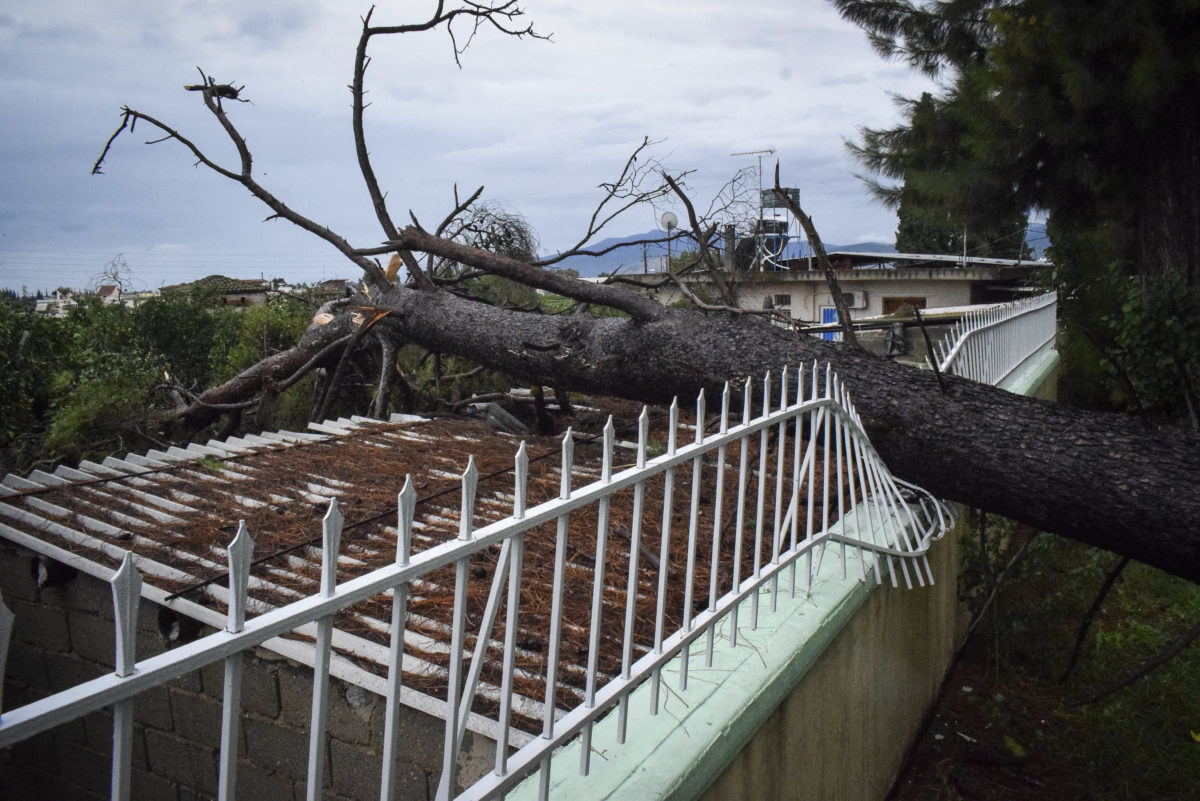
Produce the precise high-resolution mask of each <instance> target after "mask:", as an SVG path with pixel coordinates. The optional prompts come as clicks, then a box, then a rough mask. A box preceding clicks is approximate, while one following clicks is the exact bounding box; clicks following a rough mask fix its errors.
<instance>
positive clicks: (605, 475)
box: [600, 414, 617, 484]
mask: <svg viewBox="0 0 1200 801" xmlns="http://www.w3.org/2000/svg"><path fill="white" fill-rule="evenodd" d="M616 438H617V429H616V427H615V426H614V425H613V418H612V415H611V414H610V415H609V416H608V422H607V423H605V424H604V457H603V461H602V462H601V467H600V475H601V476H602V480H603V481H604V483H605V484H607V483H608V482H610V481H612V467H613V465H612V460H613V443H614V442H615V441H616Z"/></svg>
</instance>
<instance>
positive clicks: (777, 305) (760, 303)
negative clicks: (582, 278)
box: [629, 251, 1037, 325]
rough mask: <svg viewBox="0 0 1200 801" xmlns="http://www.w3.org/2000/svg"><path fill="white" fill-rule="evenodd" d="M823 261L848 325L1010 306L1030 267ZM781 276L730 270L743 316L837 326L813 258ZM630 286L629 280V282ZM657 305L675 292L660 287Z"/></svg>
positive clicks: (844, 255) (696, 283) (695, 285)
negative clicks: (761, 314) (771, 312)
mask: <svg viewBox="0 0 1200 801" xmlns="http://www.w3.org/2000/svg"><path fill="white" fill-rule="evenodd" d="M829 260H830V262H831V263H832V265H833V267H834V269H835V270H836V271H837V278H838V284H839V285H840V286H841V289H842V292H843V293H844V294H845V295H846V300H847V306H849V307H850V315H851V317H852V318H853V319H856V320H858V319H865V318H870V317H881V316H886V315H889V314H892V313H894V312H896V311H899V310H900V309H901V308H903V307H905V306H911V307H913V308H917V309H925V308H930V309H932V308H946V307H958V306H971V305H978V304H983V303H999V302H1004V301H1010V300H1013V299H1014V298H1016V297H1020V296H1022V295H1024V294H1028V293H1029V290H1028V289H1026V287H1027V285H1028V283H1029V281H1030V277H1031V275H1032V273H1033V271H1034V270H1035V269H1036V267H1037V264H1036V263H1033V262H1029V261H1018V260H1016V259H992V258H976V257H970V256H967V257H965V258H964V257H962V256H935V255H926V254H916V253H856V252H841V251H839V252H834V253H830V254H829ZM782 265H783V266H784V267H786V269H778V270H738V271H736V272H734V273H732V274H731V276H732V280H731V281H730V283H731V286H732V287H733V291H734V293H735V296H736V299H737V304H738V306H739V307H741V308H743V309H778V310H781V311H786V312H787V316H788V317H790V318H791V319H793V320H796V321H801V322H806V323H810V324H814V325H822V324H829V323H836V322H837V310H836V309H835V308H834V303H833V297H832V295H831V294H830V292H829V287H828V285H827V283H826V281H825V274H824V273H823V272H822V271H821V270H820V269H819V268H818V267H817V266H816V260H815V259H789V260H787V261H784V262H783V263H782ZM629 278H630V279H633V280H636V279H637V276H636V275H630V276H629ZM683 281H684V282H685V283H686V284H687V285H688V286H689V288H691V289H692V290H693V291H695V292H696V294H698V295H700V296H701V297H712V296H713V294H714V293H713V290H712V280H711V278H709V276H708V275H707V273H704V272H700V273H695V274H693V275H688V276H686V277H684V278H683ZM659 296H660V298H661V299H662V302H663V303H665V304H670V303H673V302H675V301H677V300H680V299H681V297H682V293H681V292H680V291H679V290H678V289H677V288H675V287H673V286H670V285H668V286H664V287H662V288H661V289H660V290H659Z"/></svg>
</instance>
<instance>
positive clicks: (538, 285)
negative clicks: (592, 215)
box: [390, 225, 666, 321]
mask: <svg viewBox="0 0 1200 801" xmlns="http://www.w3.org/2000/svg"><path fill="white" fill-rule="evenodd" d="M390 244H393V245H395V246H397V247H401V248H408V249H411V250H416V251H420V252H422V253H431V254H433V255H436V256H440V257H442V258H444V259H449V260H451V261H455V262H458V263H460V264H465V265H467V266H470V267H474V268H476V269H479V270H483V271H484V272H486V273H490V274H491V275H498V276H500V277H502V278H509V279H512V280H513V281H517V282H519V283H522V284H525V285H526V286H530V287H533V288H535V289H543V290H545V291H547V292H553V293H554V294H557V295H563V296H565V297H569V298H573V299H575V300H579V301H583V302H584V303H594V304H597V305H600V306H611V307H612V308H614V309H620V310H621V311H624V312H626V313H628V314H629V315H630V316H631V317H633V318H634V319H635V320H640V321H648V320H657V319H659V318H661V317H662V316H663V315H664V314H665V313H666V310H665V309H664V308H663V307H662V305H661V304H659V303H658V302H657V301H654V300H652V299H651V298H648V297H645V296H644V295H639V294H637V293H636V292H631V291H629V290H625V289H620V288H617V287H613V286H607V285H605V284H590V283H587V282H586V281H577V280H575V279H573V278H568V277H567V276H565V275H560V274H559V273H557V272H554V271H553V270H543V269H541V268H539V267H534V266H532V265H529V264H525V263H524V262H520V261H517V260H516V259H510V258H506V257H504V256H501V255H498V254H496V253H492V252H490V251H486V250H480V249H478V248H471V247H467V246H466V245H462V244H460V243H458V242H454V241H452V240H449V239H442V238H440V237H436V236H433V235H432V234H430V233H429V232H428V231H423V230H421V229H420V228H417V227H416V226H411V225H410V226H408V227H407V228H405V229H404V231H403V232H402V233H401V235H400V237H399V238H398V239H397V240H396V241H395V242H392V243H390Z"/></svg>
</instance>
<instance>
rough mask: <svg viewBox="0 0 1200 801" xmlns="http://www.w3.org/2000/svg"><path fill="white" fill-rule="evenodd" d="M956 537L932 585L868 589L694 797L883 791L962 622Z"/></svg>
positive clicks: (944, 549) (945, 548) (848, 797)
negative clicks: (806, 667) (794, 681)
mask: <svg viewBox="0 0 1200 801" xmlns="http://www.w3.org/2000/svg"><path fill="white" fill-rule="evenodd" d="M961 536H962V532H961V524H960V529H957V530H955V531H954V532H952V533H951V534H947V535H946V537H945V538H943V540H942V541H941V542H939V543H937V544H936V545H935V546H934V548H933V549H932V550H931V552H930V563H931V565H932V567H933V571H934V576H935V577H936V580H937V583H936V584H935V585H934V586H932V587H925V588H919V589H913V590H895V589H891V588H889V587H878V588H876V589H875V590H874V591H872V592H871V594H870V597H869V598H868V599H867V600H866V602H865V603H864V604H863V605H862V606H861V607H860V608H859V609H858V611H857V612H856V613H855V614H854V616H853V617H852V618H851V619H850V620H849V622H848V623H847V624H846V626H845V627H844V628H843V629H842V630H841V632H840V633H839V634H838V636H837V637H835V638H834V639H833V641H832V642H831V644H830V645H829V647H828V648H827V649H826V650H825V651H824V653H822V654H821V655H820V657H818V659H817V661H816V663H815V664H814V665H813V666H812V667H811V668H810V669H809V671H808V672H807V673H806V674H805V676H804V678H803V680H802V681H801V682H800V683H799V685H797V687H796V688H795V689H794V690H793V691H792V692H791V693H790V694H788V695H787V697H786V698H785V699H784V701H783V702H782V703H781V704H780V705H779V706H778V707H777V708H776V709H775V711H774V712H772V713H771V715H770V716H769V717H768V718H767V719H766V721H765V722H764V723H763V725H762V726H761V727H760V728H759V730H758V732H757V733H756V734H755V735H754V736H753V737H752V738H751V739H750V741H749V742H748V743H747V744H746V745H745V747H744V748H742V749H741V751H740V753H738V754H737V755H736V756H735V757H734V758H733V760H732V761H731V762H730V763H729V765H728V766H727V767H726V768H725V770H724V771H723V772H722V773H721V774H720V775H719V776H718V778H717V779H716V781H715V782H713V784H712V785H711V786H710V787H709V788H708V790H707V791H706V792H705V793H704V794H703V795H702V796H701V798H703V799H705V801H718V799H737V801H741V800H742V799H748V798H770V799H781V800H782V799H820V800H821V801H838V800H839V799H844V800H845V801H863V800H864V799H882V798H883V797H884V796H886V795H887V793H888V790H889V789H890V788H891V786H892V783H893V782H894V780H895V778H896V776H897V773H898V771H899V770H900V767H901V765H902V763H903V760H904V757H905V755H906V754H907V752H908V743H910V742H912V740H913V739H914V737H915V736H916V734H917V732H918V731H919V729H920V726H921V723H922V721H923V719H924V716H925V713H926V710H927V709H928V708H929V707H930V705H931V704H932V703H933V701H934V700H935V699H936V698H937V695H938V692H939V689H940V687H941V682H942V677H943V676H944V675H945V672H946V669H947V667H948V666H949V663H950V658H951V656H952V654H953V651H954V648H955V646H956V645H957V642H958V639H959V637H960V636H961V634H962V632H963V631H964V628H965V624H966V620H967V617H966V612H965V609H964V608H963V606H962V605H961V604H960V603H959V601H958V581H957V578H958V565H959V563H960V561H961V553H962V545H961Z"/></svg>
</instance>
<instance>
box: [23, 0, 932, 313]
mask: <svg viewBox="0 0 1200 801" xmlns="http://www.w3.org/2000/svg"><path fill="white" fill-rule="evenodd" d="M7 5H8V10H6V11H0V74H2V75H3V76H4V80H3V81H0V104H2V107H3V108H4V114H3V115H2V116H0V132H2V133H0V143H2V147H0V176H2V177H0V182H2V183H0V186H2V190H0V286H7V287H11V288H14V289H18V290H19V289H20V288H21V287H22V286H25V287H28V289H29V290H30V291H33V290H34V289H38V288H42V289H52V288H54V287H55V286H58V285H60V284H66V285H69V286H75V287H84V286H87V285H88V284H89V282H90V281H91V280H92V278H93V277H94V276H95V275H96V274H98V273H99V272H100V271H101V270H102V269H103V268H104V266H105V265H106V264H107V263H108V262H109V261H111V260H112V259H113V258H114V257H115V256H117V254H122V255H123V258H124V260H125V261H126V262H127V263H128V265H129V267H130V268H131V270H132V273H133V276H134V278H135V280H136V281H137V282H138V283H139V284H140V285H141V286H142V287H145V288H152V287H155V286H159V285H161V284H163V283H176V282H180V281H185V280H191V279H194V278H198V277H201V276H204V275H207V274H210V273H223V274H226V275H231V276H240V277H258V276H259V275H260V274H261V275H263V276H265V277H267V278H271V277H273V276H279V277H284V278H287V279H290V280H293V281H313V280H320V279H323V278H331V277H348V276H353V275H354V274H355V272H354V268H353V266H352V265H349V264H348V263H347V262H345V261H344V260H341V258H340V257H339V256H338V255H337V254H336V253H335V252H334V251H333V250H332V249H331V248H330V247H329V246H328V245H325V244H324V243H322V242H320V241H318V240H316V239H315V238H313V237H312V236H311V235H309V234H306V233H304V232H303V231H301V230H299V229H298V228H295V227H294V226H292V225H290V224H289V223H283V222H266V223H264V222H262V220H263V218H265V217H266V216H267V215H268V214H269V211H268V210H267V209H266V208H265V207H264V206H262V205H261V204H260V203H259V202H258V201H256V200H254V199H253V198H251V197H249V196H248V195H247V194H246V193H245V192H244V190H242V189H241V188H240V187H239V186H237V185H236V184H233V183H231V182H229V181H227V180H225V179H222V178H219V177H218V176H215V175H213V174H211V173H208V172H206V171H205V170H204V169H203V168H196V167H194V166H193V164H192V162H193V159H192V158H191V157H190V156H189V154H188V153H187V152H186V151H185V150H184V149H183V148H182V147H181V146H179V145H178V143H175V142H167V143H162V144H158V145H153V146H146V145H144V144H141V143H142V142H143V141H145V140H146V139H149V138H152V131H151V130H150V128H149V126H144V127H143V126H139V127H138V130H137V131H136V133H135V135H134V136H132V137H130V136H123V137H122V138H121V139H120V140H119V141H118V142H117V144H116V145H115V147H114V149H113V151H112V152H111V153H110V155H109V157H108V160H107V162H106V164H105V174H104V175H102V176H96V177H93V176H91V175H90V174H89V171H90V168H91V165H92V162H93V161H94V160H95V158H96V156H97V155H98V154H99V152H100V150H101V148H102V146H103V144H104V142H105V140H106V139H107V138H108V136H109V135H110V134H111V133H112V132H113V131H114V130H115V129H116V127H117V125H118V124H119V122H120V109H121V107H122V105H128V106H130V107H132V108H136V109H138V110H139V111H142V112H144V113H146V114H149V115H151V116H154V117H156V118H158V119H160V120H162V121H164V122H167V123H170V124H172V125H174V126H176V127H177V128H178V129H179V130H180V131H181V132H182V133H184V134H185V135H187V136H189V137H191V138H193V139H194V140H195V141H196V142H197V143H199V144H201V146H202V147H204V148H205V149H206V150H207V152H208V153H209V155H210V156H211V157H212V158H214V159H216V160H218V161H220V162H221V163H223V164H226V165H228V166H230V167H235V166H236V157H235V154H234V153H233V150H232V147H231V146H230V145H229V144H228V141H227V140H225V139H223V134H222V133H221V131H220V130H219V129H218V127H217V125H216V123H215V121H214V120H213V119H212V118H211V117H210V116H208V115H207V112H205V110H204V108H203V106H202V105H201V102H200V98H199V96H198V95H197V94H195V93H189V92H184V91H182V86H183V85H184V84H190V83H196V82H197V81H198V79H199V75H198V73H197V72H196V67H197V66H199V67H202V68H204V69H205V70H206V71H207V72H209V73H210V74H211V75H213V77H214V78H216V79H217V81H218V82H233V83H236V84H239V85H241V84H244V85H245V87H246V88H245V91H244V96H245V97H247V98H249V99H250V100H251V101H253V102H252V104H232V105H231V115H232V117H233V119H234V121H235V123H236V124H237V125H238V126H239V128H240V129H241V130H242V132H243V134H244V135H245V136H246V139H247V141H248V142H249V145H250V147H251V149H252V151H253V152H254V154H255V159H256V160H255V175H256V177H257V179H258V180H259V181H260V182H261V183H262V184H264V185H265V186H266V187H267V188H268V189H270V190H271V191H273V192H275V193H276V194H277V195H278V196H279V197H281V198H283V199H284V200H285V201H286V202H288V203H290V204H291V205H292V206H293V207H294V208H295V209H297V210H298V211H300V212H302V213H305V214H307V215H309V216H310V217H312V218H313V219H314V220H316V221H318V222H320V223H323V224H326V225H329V226H331V227H332V228H334V229H335V230H337V231H338V232H339V233H341V234H343V235H344V236H346V237H347V238H349V239H350V240H351V242H353V243H354V244H356V245H358V246H364V247H365V246H371V245H374V244H376V243H378V242H379V241H380V239H381V234H380V232H379V229H378V226H377V224H376V223H375V222H374V217H373V214H372V211H371V207H370V203H369V201H368V199H367V197H366V194H365V192H364V191H363V190H362V188H361V180H360V178H359V174H358V169H357V166H356V163H355V160H354V147H353V139H352V136H351V129H350V113H349V107H350V96H349V92H348V90H347V88H346V87H347V84H349V82H350V79H351V71H352V66H353V53H354V47H355V44H356V41H357V36H358V31H359V28H360V25H361V22H360V16H361V14H362V13H364V12H365V11H366V10H367V9H368V8H369V4H368V3H366V2H362V3H347V2H336V1H335V0H287V1H286V2H284V0H160V1H159V2H148V0H105V2H100V3H98V2H94V0H41V2H38V3H25V4H16V3H11V4H7ZM434 5H435V4H434V3H433V2H425V1H422V2H416V1H415V0H406V1H404V2H386V0H383V1H381V2H380V3H379V8H378V9H377V10H376V12H375V17H374V22H375V23H376V24H391V23H397V22H412V21H415V20H418V19H422V18H424V17H425V16H427V15H428V13H429V10H430V9H431V8H432V7H433V6H434ZM524 7H525V8H526V10H527V11H528V19H529V20H531V21H532V22H533V23H534V24H535V26H536V28H537V30H538V31H539V32H542V33H546V34H552V35H553V41H552V42H549V43H548V42H541V41H531V40H525V41H517V40H515V39H509V38H506V37H502V36H499V35H496V34H494V33H493V32H489V31H485V32H483V34H482V35H481V36H480V37H479V38H477V39H476V41H475V42H474V44H473V45H472V46H471V48H470V49H469V50H468V51H467V52H466V53H465V54H464V56H463V57H462V68H461V69H459V68H458V67H456V66H455V64H454V59H453V54H452V51H451V48H450V43H449V40H448V39H447V37H446V36H445V35H444V34H443V33H426V34H420V35H410V36H406V37H404V38H403V39H402V40H401V39H399V38H390V39H388V38H383V39H376V40H375V42H374V44H373V48H374V49H373V50H372V55H373V57H374V60H373V62H372V64H371V68H370V70H369V72H368V75H367V80H368V85H369V88H370V90H371V94H370V97H369V99H370V100H371V102H372V103H373V105H372V106H371V107H370V108H369V109H368V111H367V138H368V143H369V146H370V148H371V151H372V154H373V157H374V163H375V167H376V170H377V172H378V174H379V178H380V181H381V183H382V184H383V186H384V187H385V190H386V191H387V192H388V201H389V206H390V208H391V210H392V212H393V215H394V216H396V217H397V222H398V223H401V224H403V223H404V222H405V220H406V218H407V213H406V212H407V210H408V209H411V210H412V211H413V212H414V213H415V214H416V215H417V216H418V218H419V219H420V220H421V221H422V222H424V223H426V224H427V225H429V226H432V225H434V224H436V222H437V221H438V220H440V219H441V218H442V217H443V216H444V215H445V213H446V212H447V211H448V210H449V209H450V208H451V207H452V206H453V187H454V185H455V184H456V183H457V185H458V187H459V191H460V192H462V193H464V194H466V193H469V192H471V191H473V190H474V189H475V188H476V187H477V186H479V185H483V186H485V187H486V189H485V195H484V196H485V198H486V199H489V200H491V201H494V202H497V203H500V204H503V205H505V206H507V207H509V208H511V209H513V210H516V211H519V212H520V213H521V214H522V215H524V216H525V217H526V218H527V219H528V220H529V222H530V223H532V225H533V226H534V228H535V229H536V230H537V233H538V235H539V236H540V238H541V241H542V243H543V249H544V250H545V251H553V250H555V249H558V248H561V247H565V246H567V245H568V244H569V243H570V242H572V241H573V240H574V239H575V238H576V237H578V236H579V234H580V233H581V232H582V230H583V227H584V226H585V224H586V217H587V215H588V214H589V212H590V209H591V207H592V206H593V205H594V204H595V202H596V201H597V200H598V199H599V197H600V196H599V193H598V190H597V185H598V184H600V183H601V182H602V181H607V180H611V179H612V178H614V177H615V176H616V174H617V172H618V171H619V169H620V167H621V165H622V164H623V163H624V161H625V159H626V158H627V156H628V154H629V153H630V152H631V151H632V149H633V148H634V147H635V146H636V145H637V144H638V143H639V142H641V140H642V138H643V137H644V136H649V137H651V138H653V139H663V140H665V141H664V142H663V143H662V144H661V145H659V146H658V147H657V148H656V151H655V152H656V154H657V155H658V156H660V157H662V158H663V159H664V160H665V161H666V163H667V164H668V165H670V166H672V167H674V168H676V169H695V170H696V173H695V175H694V176H693V177H692V178H691V179H690V183H691V186H692V190H693V193H694V195H695V196H696V197H697V198H701V197H704V196H706V195H708V194H710V193H711V192H713V191H715V189H716V188H717V187H719V186H720V185H721V184H722V183H724V182H725V181H726V180H727V179H728V178H729V177H730V176H731V175H732V174H733V173H734V172H735V171H736V170H738V169H739V168H741V167H745V166H753V165H755V164H756V163H757V160H756V158H755V157H745V156H743V157H733V156H731V155H730V154H732V153H736V152H743V151H754V150H760V149H764V148H775V149H776V150H777V157H778V159H779V161H780V165H781V174H782V178H783V182H784V183H785V184H787V185H794V186H799V187H800V189H801V200H802V203H803V205H804V207H805V209H806V210H807V211H808V212H809V213H810V214H812V215H813V217H814V219H815V221H816V223H817V225H818V228H819V229H820V230H821V234H822V238H824V239H825V240H826V241H830V242H835V243H843V244H849V243H852V242H858V241H866V240H876V241H884V242H890V241H891V240H892V239H893V238H894V232H895V227H896V221H895V217H894V215H893V214H892V213H891V212H889V211H888V210H886V209H883V208H881V207H880V206H878V205H877V204H875V203H873V202H872V201H871V200H870V199H869V197H868V196H867V194H866V192H865V190H864V189H863V187H862V185H861V183H860V182H859V181H858V180H857V179H856V178H855V177H854V172H855V169H856V168H855V164H854V163H853V161H852V160H851V159H850V157H849V156H848V154H847V153H846V150H845V147H844V145H843V140H844V139H847V138H853V137H855V135H856V132H857V129H858V128H859V127H860V126H864V125H866V126H876V127H878V126H884V125H889V124H891V123H892V122H894V121H895V119H896V113H897V112H896V109H895V107H894V105H893V104H892V102H891V100H890V93H898V94H901V95H914V94H919V93H920V92H921V91H922V90H924V89H925V88H927V87H928V84H927V82H926V81H925V80H924V79H922V78H920V77H919V76H916V75H914V74H913V73H911V72H910V71H909V70H907V69H906V68H904V67H903V66H901V65H898V64H889V63H886V62H884V61H882V60H881V59H880V58H879V57H878V56H877V55H876V54H875V53H874V52H873V51H871V49H870V47H869V46H868V44H867V41H866V37H865V36H864V35H863V33H862V32H861V31H860V30H859V29H857V28H856V27H854V26H853V25H850V24H849V23H846V22H843V21H842V20H841V19H840V18H839V17H838V15H837V14H836V12H835V11H834V10H833V9H832V7H831V6H830V5H829V4H828V3H827V2H825V0H775V2H764V1H760V0H741V1H740V2H736V3H735V2H731V0H678V1H675V0H659V2H651V3H646V2H633V0H586V1H585V0H527V2H525V3H524ZM774 158H775V157H770V158H768V159H767V160H765V161H764V166H765V167H767V165H770V166H769V167H768V168H767V172H768V176H769V173H770V169H771V168H773V166H774V161H773V159H774ZM678 211H680V212H681V211H682V209H679V210H678ZM654 226H655V220H654V215H653V212H651V211H650V210H646V211H643V212H634V213H633V214H631V215H630V216H629V217H628V218H626V219H623V220H621V221H619V222H618V223H617V224H616V225H615V226H614V227H613V229H612V231H611V233H612V234H613V235H625V234H631V233H636V232H641V231H646V230H650V229H651V228H653V227H654ZM606 233H608V232H606Z"/></svg>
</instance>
